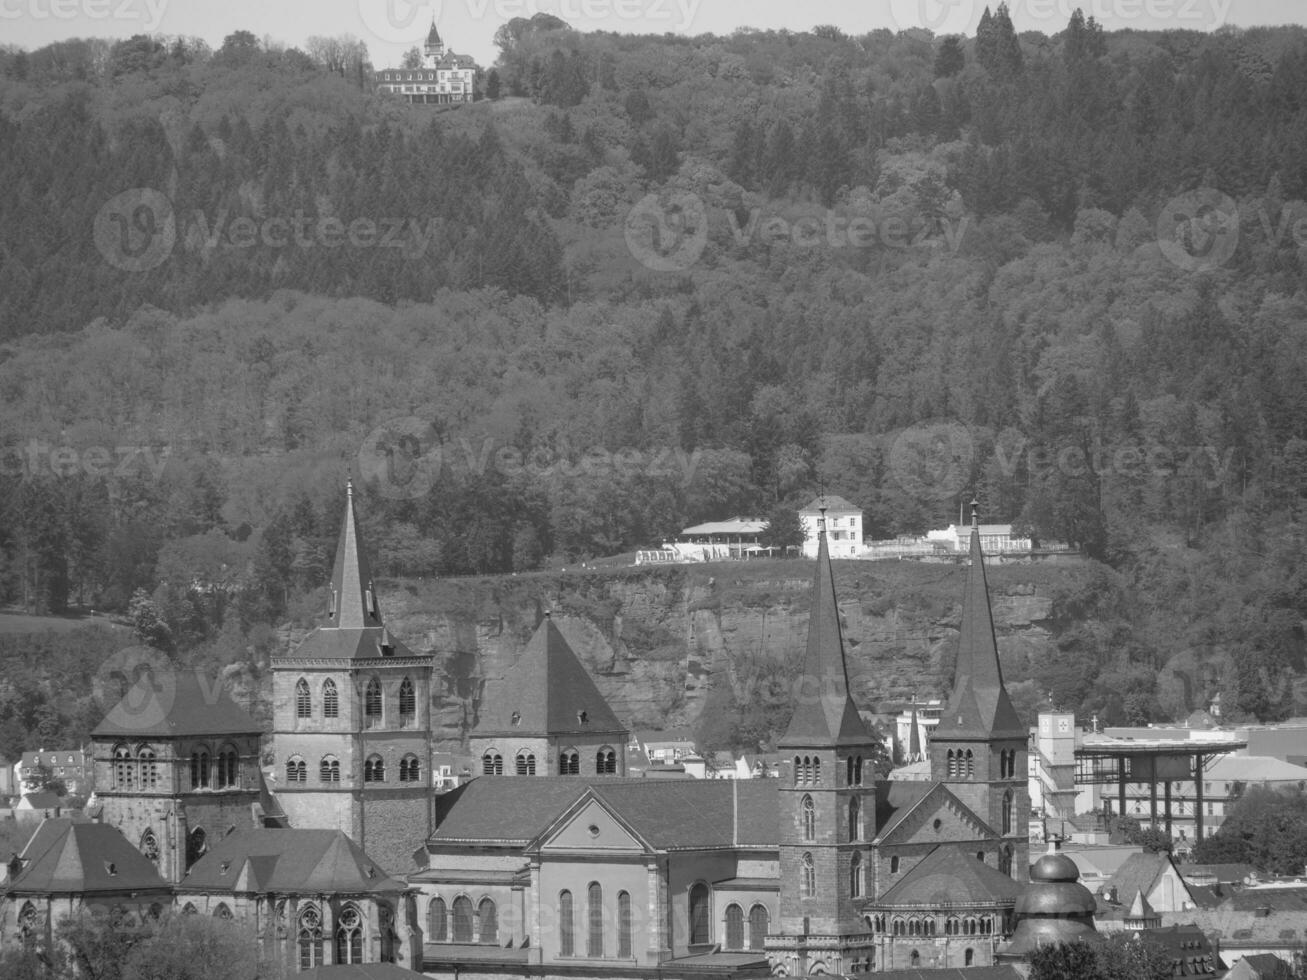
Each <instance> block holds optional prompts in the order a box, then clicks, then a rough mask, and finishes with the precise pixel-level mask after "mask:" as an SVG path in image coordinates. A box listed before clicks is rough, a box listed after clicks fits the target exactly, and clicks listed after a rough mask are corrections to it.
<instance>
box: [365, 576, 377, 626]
mask: <svg viewBox="0 0 1307 980" xmlns="http://www.w3.org/2000/svg"><path fill="white" fill-rule="evenodd" d="M363 605H364V608H365V609H367V611H368V615H369V616H371V617H372V618H373V619H376V618H377V600H376V598H375V597H374V596H373V594H372V583H371V582H369V583H368V587H367V588H366V589H365V590H364V591H363Z"/></svg>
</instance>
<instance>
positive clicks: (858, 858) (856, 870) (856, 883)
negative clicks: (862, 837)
mask: <svg viewBox="0 0 1307 980" xmlns="http://www.w3.org/2000/svg"><path fill="white" fill-rule="evenodd" d="M849 895H850V896H851V897H853V898H861V897H862V855H861V854H859V853H858V852H857V851H854V852H853V857H851V858H849Z"/></svg>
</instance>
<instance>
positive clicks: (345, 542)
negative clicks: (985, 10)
mask: <svg viewBox="0 0 1307 980" xmlns="http://www.w3.org/2000/svg"><path fill="white" fill-rule="evenodd" d="M325 625H326V626H327V627H328V628H335V629H367V628H369V627H375V626H382V625H383V624H382V621H381V607H380V606H378V605H377V594H376V590H374V589H373V587H372V570H371V569H370V568H369V567H368V559H367V556H366V555H364V554H363V549H362V547H360V545H359V535H358V521H357V519H356V517H355V515H354V483H353V481H347V482H346V484H345V519H344V521H343V522H342V523H341V526H340V539H339V540H338V541H337V543H336V564H335V567H334V569H333V570H332V573H331V606H330V608H329V610H328V612H327V622H326V624H325Z"/></svg>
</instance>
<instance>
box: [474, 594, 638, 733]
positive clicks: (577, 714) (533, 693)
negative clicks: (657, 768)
mask: <svg viewBox="0 0 1307 980" xmlns="http://www.w3.org/2000/svg"><path fill="white" fill-rule="evenodd" d="M480 710H481V715H480V718H479V719H478V720H477V724H476V727H475V728H473V729H472V735H473V736H478V737H480V736H498V735H506V736H507V735H511V736H514V737H518V736H525V735H534V736H541V735H574V734H596V733H603V734H612V735H620V736H621V738H620V739H619V740H618V741H620V743H621V746H618V747H622V746H625V744H626V740H627V736H628V731H627V728H626V726H625V725H623V724H622V723H621V722H620V721H618V720H617V716H616V715H615V714H613V709H612V708H610V707H609V706H608V702H607V701H605V700H604V696H603V695H602V694H600V693H599V688H597V687H595V683H594V681H593V680H591V679H590V674H589V672H588V671H586V669H585V667H584V666H582V664H581V661H580V660H579V659H578V658H577V656H576V654H575V653H574V652H573V650H572V647H571V646H570V645H569V644H568V642H567V639H566V638H565V637H564V636H563V634H562V632H561V631H560V630H559V629H558V626H557V624H556V623H554V621H553V620H552V619H551V618H549V617H548V616H546V617H545V619H544V621H543V622H541V624H540V626H539V627H538V628H537V629H536V631H535V633H534V634H533V635H532V636H531V639H530V640H529V641H528V642H527V645H526V648H525V649H524V650H523V651H522V655H521V656H520V657H518V658H517V662H516V663H515V664H513V666H512V667H510V668H508V670H507V671H505V673H504V677H503V679H502V680H501V681H499V682H498V683H494V682H490V683H488V684H487V685H486V692H485V695H484V696H483V697H482V699H481V709H480ZM514 715H516V716H517V722H516V723H514V721H513V716H514Z"/></svg>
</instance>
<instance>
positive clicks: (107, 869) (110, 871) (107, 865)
mask: <svg viewBox="0 0 1307 980" xmlns="http://www.w3.org/2000/svg"><path fill="white" fill-rule="evenodd" d="M104 873H105V874H107V875H108V876H109V877H110V878H113V877H115V876H116V875H117V874H118V866H117V865H116V864H114V863H113V862H112V861H105V862H104Z"/></svg>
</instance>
